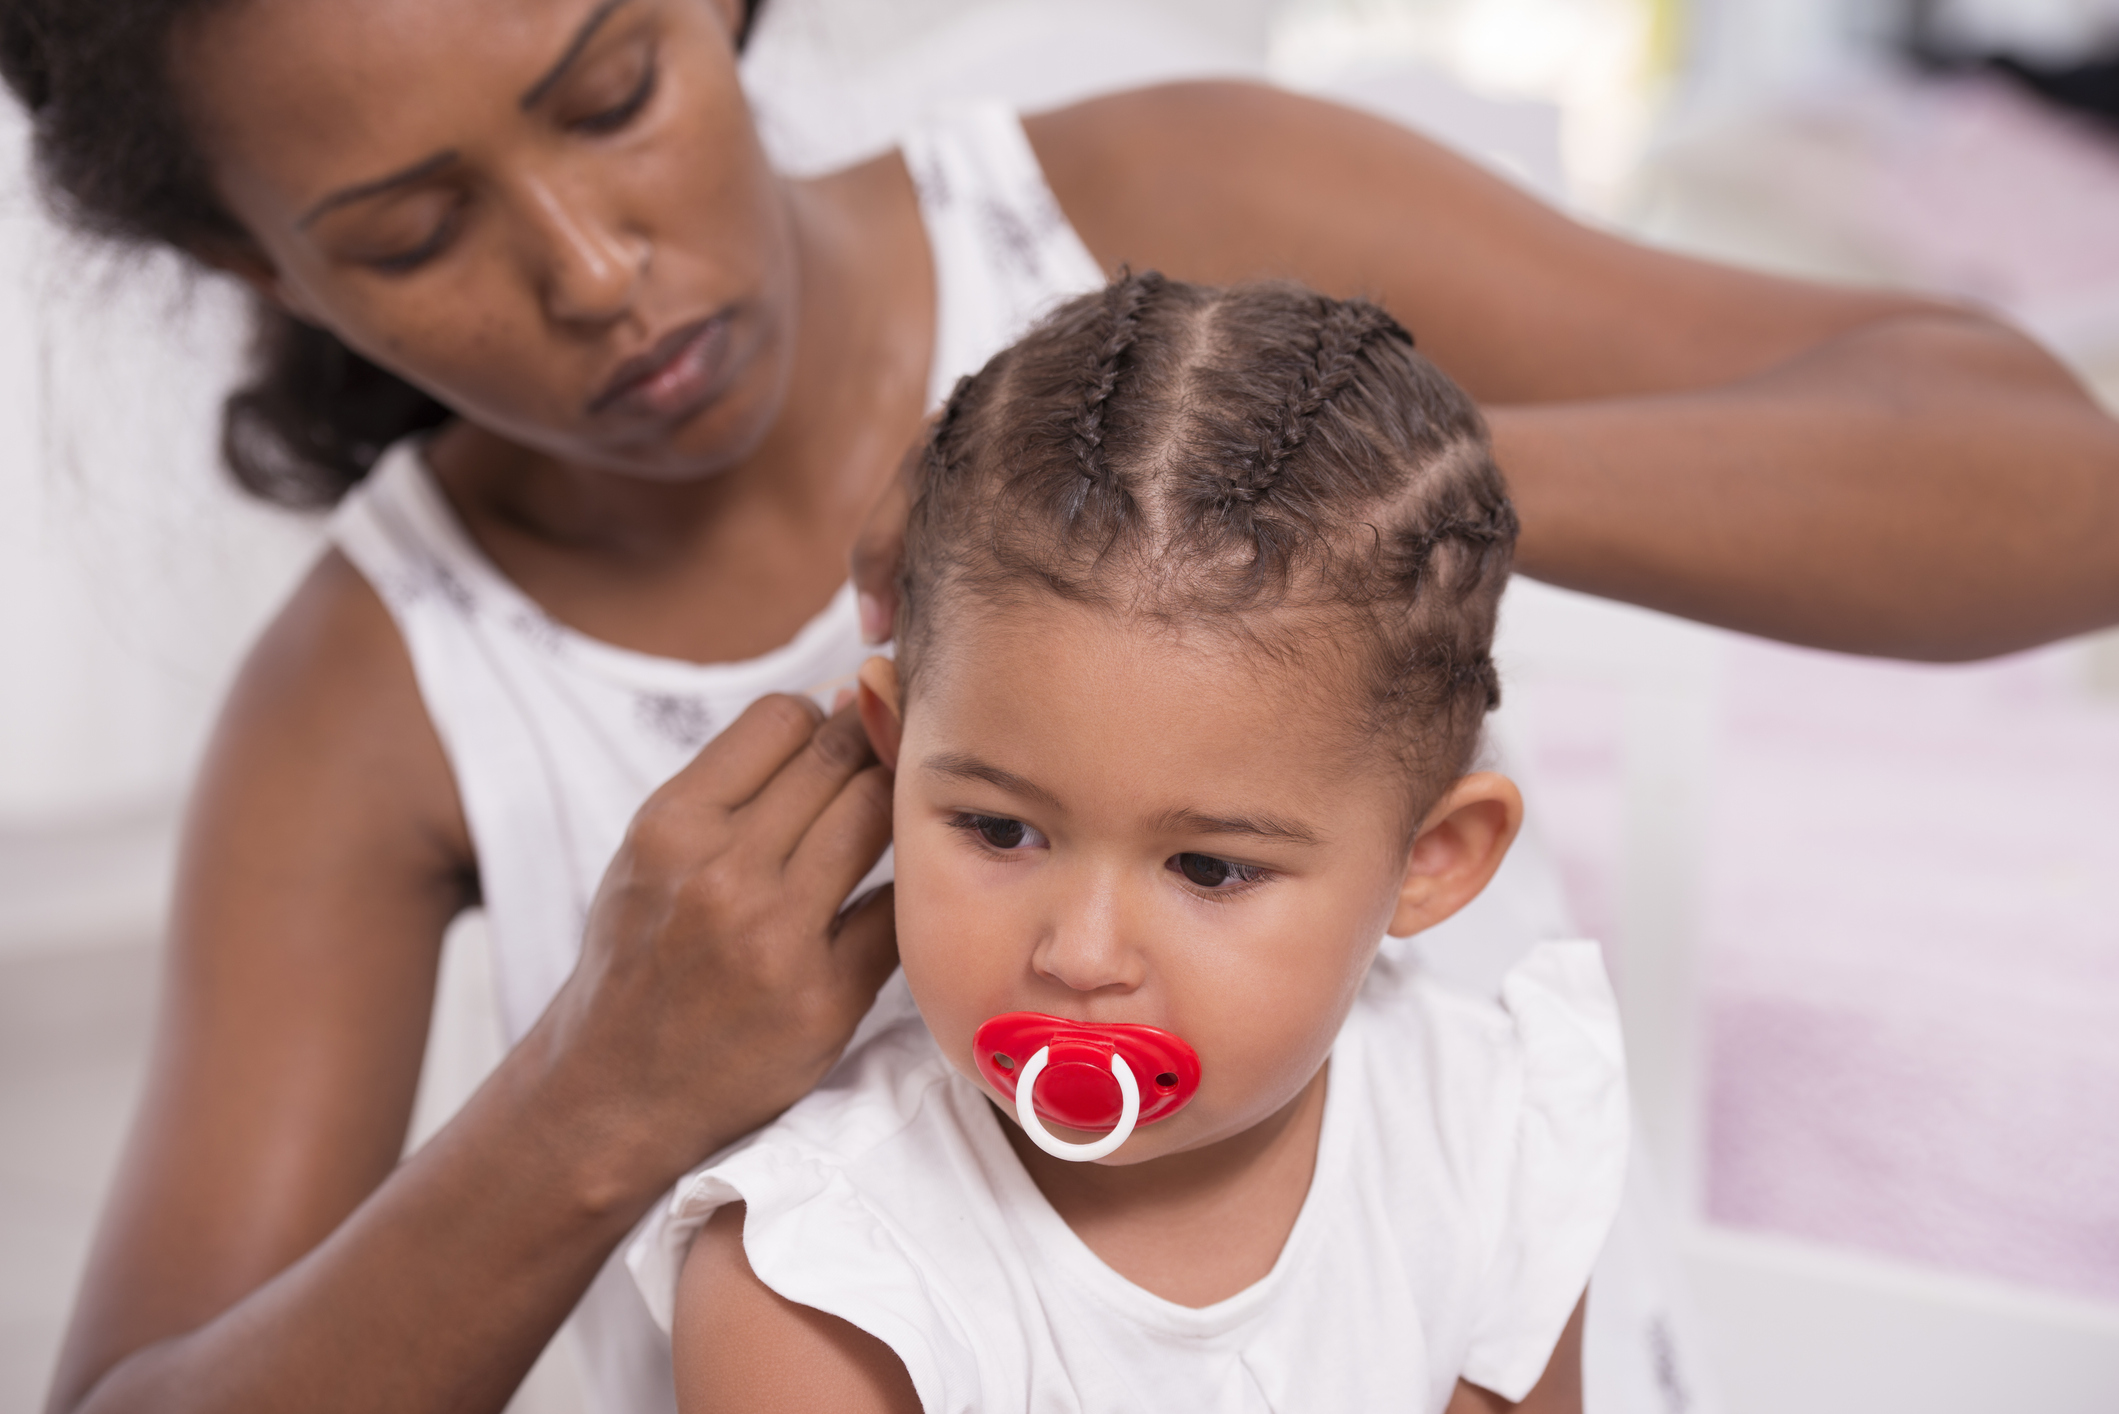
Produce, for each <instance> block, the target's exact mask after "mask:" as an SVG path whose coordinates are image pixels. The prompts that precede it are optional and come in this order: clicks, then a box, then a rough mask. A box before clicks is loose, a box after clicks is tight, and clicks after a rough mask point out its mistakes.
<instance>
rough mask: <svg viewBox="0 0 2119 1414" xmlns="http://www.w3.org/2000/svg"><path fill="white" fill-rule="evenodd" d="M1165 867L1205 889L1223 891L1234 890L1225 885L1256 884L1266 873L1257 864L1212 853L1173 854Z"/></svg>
mask: <svg viewBox="0 0 2119 1414" xmlns="http://www.w3.org/2000/svg"><path fill="white" fill-rule="evenodd" d="M1165 867H1167V868H1170V869H1174V870H1176V871H1177V872H1178V873H1180V874H1182V875H1184V876H1185V878H1186V879H1188V880H1190V881H1191V882H1192V883H1195V884H1197V885H1199V887H1201V888H1203V889H1221V890H1222V891H1223V892H1233V891H1232V890H1227V889H1224V888H1223V886H1224V885H1227V884H1230V883H1236V884H1255V883H1257V882H1258V881H1259V880H1260V879H1263V878H1264V877H1265V874H1266V871H1265V870H1263V869H1260V868H1259V867H1258V866H1256V865H1255V864H1238V863H1236V862H1235V861H1234V860H1231V859H1216V858H1215V857H1214V856H1213V855H1211V854H1173V855H1171V856H1170V862H1169V863H1168V865H1166V866H1165Z"/></svg>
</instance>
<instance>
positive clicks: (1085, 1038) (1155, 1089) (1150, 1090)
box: [971, 1011, 1199, 1163]
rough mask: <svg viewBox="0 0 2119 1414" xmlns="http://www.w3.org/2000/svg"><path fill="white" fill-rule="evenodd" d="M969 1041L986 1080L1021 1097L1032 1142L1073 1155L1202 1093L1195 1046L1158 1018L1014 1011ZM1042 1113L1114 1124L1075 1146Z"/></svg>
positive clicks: (1117, 1141) (1019, 1106) (1090, 1155)
mask: <svg viewBox="0 0 2119 1414" xmlns="http://www.w3.org/2000/svg"><path fill="white" fill-rule="evenodd" d="M971 1049H972V1056H973V1059H974V1061H975V1062H976V1063H977V1065H978V1068H979V1074H980V1075H982V1076H984V1077H985V1078H986V1081H987V1083H988V1084H990V1085H992V1086H993V1088H994V1089H996V1090H998V1091H1000V1092H1001V1093H1002V1094H1004V1095H1010V1096H1013V1097H1014V1099H1015V1117H1016V1118H1017V1119H1019V1120H1021V1121H1022V1124H1023V1133H1025V1134H1027V1135H1029V1136H1030V1142H1031V1143H1033V1144H1035V1145H1037V1147H1038V1148H1040V1149H1043V1150H1044V1151H1045V1152H1046V1153H1048V1154H1050V1155H1052V1157H1053V1158H1055V1159H1072V1160H1074V1161H1075V1162H1076V1163H1086V1162H1088V1161H1089V1160H1091V1159H1101V1158H1102V1157H1104V1155H1106V1154H1109V1153H1112V1152H1114V1151H1115V1150H1116V1149H1117V1148H1118V1146H1119V1145H1121V1144H1123V1143H1125V1142H1126V1140H1127V1138H1128V1137H1130V1136H1131V1135H1132V1133H1133V1130H1134V1128H1135V1127H1136V1126H1138V1125H1143V1124H1152V1123H1154V1122H1155V1121H1156V1120H1159V1119H1168V1118H1169V1117H1170V1116H1171V1115H1174V1114H1176V1113H1177V1112H1178V1111H1179V1110H1181V1109H1183V1108H1184V1107H1185V1106H1186V1105H1187V1104H1189V1103H1190V1102H1191V1099H1192V1097H1193V1096H1194V1095H1195V1094H1197V1093H1198V1092H1199V1056H1198V1054H1197V1053H1195V1052H1194V1051H1193V1049H1192V1048H1191V1047H1190V1046H1188V1045H1186V1044H1185V1043H1184V1042H1183V1041H1181V1040H1179V1039H1178V1038H1177V1037H1175V1036H1172V1035H1171V1034H1170V1033H1169V1032H1167V1031H1164V1030H1160V1029H1159V1028H1157V1027H1153V1026H1130V1025H1119V1026H1104V1025H1099V1024H1097V1023H1096V1022H1092V1021H1069V1020H1067V1019H1066V1018H1065V1017H1060V1016H1044V1015H1041V1014H1039V1013H1038V1012H1034V1011H1011V1012H1009V1013H1007V1014H1006V1015H1004V1016H996V1017H994V1018H993V1019H992V1020H991V1021H988V1022H987V1023H986V1024H985V1025H984V1026H981V1027H980V1028H979V1029H978V1034H977V1035H976V1036H974V1037H972V1040H971ZM1041 1116H1042V1119H1041V1118H1040V1117H1041ZM1044 1120H1050V1121H1051V1122H1052V1123H1054V1124H1064V1125H1065V1126H1067V1128H1069V1129H1103V1128H1106V1127H1110V1128H1111V1132H1110V1133H1109V1134H1106V1135H1105V1136H1104V1137H1103V1138H1101V1139H1098V1140H1094V1141H1092V1142H1090V1143H1087V1144H1070V1143H1068V1142H1067V1141H1066V1140H1064V1139H1058V1138H1055V1137H1054V1136H1053V1134H1052V1132H1051V1131H1050V1130H1048V1129H1046V1128H1045V1125H1044Z"/></svg>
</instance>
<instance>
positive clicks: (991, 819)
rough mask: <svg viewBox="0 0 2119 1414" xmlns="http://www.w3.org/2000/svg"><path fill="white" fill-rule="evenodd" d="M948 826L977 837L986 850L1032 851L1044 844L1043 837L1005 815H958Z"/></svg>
mask: <svg viewBox="0 0 2119 1414" xmlns="http://www.w3.org/2000/svg"><path fill="white" fill-rule="evenodd" d="M949 824H950V826H951V827H952V828H954V829H958V830H963V831H965V832H966V833H967V834H973V835H977V836H978V837H979V840H980V842H981V843H982V844H984V845H986V847H987V848H989V849H997V850H1001V851H1003V852H1008V851H1012V850H1019V849H1034V848H1036V847H1037V846H1039V845H1041V844H1043V843H1044V842H1045V837H1044V836H1043V835H1041V834H1039V833H1038V832H1037V831H1036V830H1033V829H1031V828H1030V827H1029V826H1028V825H1026V824H1024V823H1023V822H1022V821H1020V820H1011V819H1009V818H1008V817H1007V816H1005V815H958V816H955V817H953V818H952V819H951V820H950V822H949Z"/></svg>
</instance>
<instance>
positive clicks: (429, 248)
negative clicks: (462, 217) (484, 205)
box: [368, 221, 456, 275]
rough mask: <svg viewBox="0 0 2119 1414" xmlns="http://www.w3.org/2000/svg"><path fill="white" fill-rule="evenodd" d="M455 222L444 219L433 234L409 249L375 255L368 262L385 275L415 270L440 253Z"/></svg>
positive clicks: (447, 241)
mask: <svg viewBox="0 0 2119 1414" xmlns="http://www.w3.org/2000/svg"><path fill="white" fill-rule="evenodd" d="M455 224H456V223H455V222H453V221H444V222H443V223H442V224H441V225H439V226H437V227H435V228H434V234H433V235H431V236H429V237H427V238H426V239H425V240H423V241H421V242H420V243H419V244H418V245H416V246H414V247H412V248H411V249H410V250H405V251H400V252H398V253H397V254H394V255H382V256H377V257H375V258H374V259H372V260H370V261H369V262H368V264H369V265H371V266H373V267H374V268H375V269H377V270H380V271H382V272H383V273H384V274H386V275H402V274H405V273H406V272H408V271H412V270H417V269H418V268H419V267H420V266H422V265H425V264H426V263H427V262H428V261H430V260H432V259H433V258H434V257H435V256H437V255H439V254H441V250H442V247H443V246H445V245H447V244H448V243H449V234H450V231H451V229H452V228H453V227H454V226H455Z"/></svg>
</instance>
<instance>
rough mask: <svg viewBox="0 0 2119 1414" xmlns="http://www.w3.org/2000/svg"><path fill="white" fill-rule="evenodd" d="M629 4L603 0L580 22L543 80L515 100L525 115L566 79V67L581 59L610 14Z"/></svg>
mask: <svg viewBox="0 0 2119 1414" xmlns="http://www.w3.org/2000/svg"><path fill="white" fill-rule="evenodd" d="M629 3H630V0H603V3H602V4H601V5H598V6H597V7H596V9H595V11H594V12H593V13H592V14H590V16H589V17H588V18H587V19H586V20H583V21H582V22H581V28H580V29H577V30H575V31H574V38H573V39H572V40H570V41H568V43H567V47H566V51H565V52H564V53H562V54H561V55H560V56H559V58H558V59H557V60H556V61H554V63H553V65H552V67H551V68H549V69H546V70H545V71H544V77H543V78H541V79H539V80H538V81H537V82H536V83H533V84H531V85H530V86H529V87H528V88H526V89H524V90H523V91H522V97H521V98H519V99H517V100H516V102H517V103H519V104H520V105H521V106H522V110H523V111H524V112H525V113H527V112H528V111H529V110H530V109H532V108H535V107H536V106H537V104H538V102H539V101H540V100H541V99H543V97H544V96H545V95H546V94H548V93H550V92H551V91H552V86H553V85H554V84H556V83H558V82H559V81H560V80H561V79H563V78H565V77H566V72H567V68H568V66H569V65H571V64H572V63H573V62H574V61H575V60H576V59H579V58H580V57H581V51H582V50H584V49H586V48H588V47H589V41H590V40H592V39H594V38H595V37H596V31H597V30H598V29H600V28H602V26H603V22H604V21H605V20H607V19H609V18H610V17H611V15H612V12H614V11H615V10H617V9H618V7H619V6H621V5H625V4H629Z"/></svg>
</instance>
